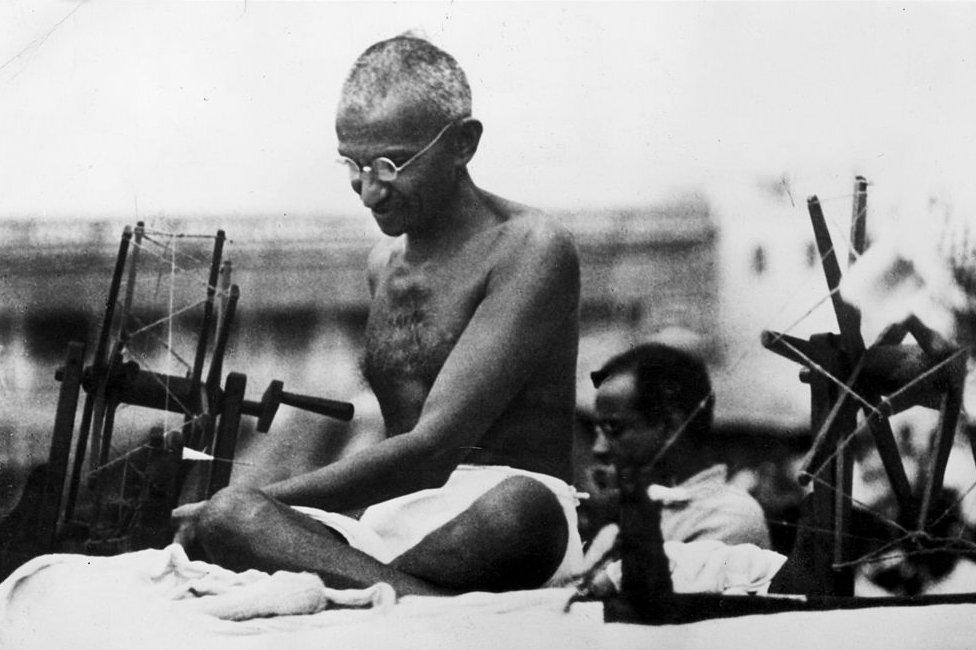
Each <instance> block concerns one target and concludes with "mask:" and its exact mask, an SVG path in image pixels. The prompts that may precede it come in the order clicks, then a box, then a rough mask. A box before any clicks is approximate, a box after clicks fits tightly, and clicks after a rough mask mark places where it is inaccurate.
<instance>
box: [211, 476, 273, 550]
mask: <svg viewBox="0 0 976 650" xmlns="http://www.w3.org/2000/svg"><path fill="white" fill-rule="evenodd" d="M270 505H271V504H270V502H269V499H268V497H267V496H265V495H264V494H263V493H261V492H259V491H258V490H255V489H253V488H243V487H227V488H224V489H223V490H220V491H219V492H217V493H216V494H214V495H213V496H212V497H210V500H209V501H208V502H207V505H206V507H205V508H204V509H203V512H202V513H201V514H200V520H199V524H198V530H199V534H200V535H201V536H202V540H201V541H203V542H204V543H205V544H206V543H207V542H211V541H214V540H217V541H219V540H223V539H226V538H227V536H228V535H239V534H246V533H247V531H248V529H249V528H251V527H252V526H255V525H257V524H259V523H260V521H261V519H262V516H261V515H262V512H264V511H265V509H266V508H268V507H270Z"/></svg>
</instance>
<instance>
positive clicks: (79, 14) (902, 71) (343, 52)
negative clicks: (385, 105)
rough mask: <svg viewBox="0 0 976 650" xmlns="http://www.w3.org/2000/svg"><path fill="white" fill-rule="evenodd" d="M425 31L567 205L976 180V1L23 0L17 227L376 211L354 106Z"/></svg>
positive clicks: (519, 189) (524, 188)
mask: <svg viewBox="0 0 976 650" xmlns="http://www.w3.org/2000/svg"><path fill="white" fill-rule="evenodd" d="M406 30H414V31H415V32H418V33H420V34H422V35H425V36H426V37H427V38H429V39H430V40H432V41H433V42H434V43H435V44H437V45H439V46H441V47H443V48H444V49H446V50H447V51H449V52H451V53H452V54H453V55H454V56H455V57H456V58H457V59H458V61H459V62H460V64H461V65H462V67H464V69H465V70H466V72H467V74H468V77H469V79H470V82H471V85H472V90H473V95H474V112H475V116H476V117H478V118H480V119H481V120H482V121H483V122H484V125H485V134H484V137H483V139H482V144H481V148H480V150H479V152H478V154H477V156H476V158H475V160H474V161H473V162H472V165H471V171H472V175H473V176H474V178H475V181H476V182H477V183H478V184H479V185H480V186H482V187H484V188H486V189H489V190H491V191H495V192H497V193H499V194H502V195H504V196H507V197H509V198H512V199H515V200H519V201H523V202H526V203H530V204H535V205H540V206H543V207H555V208H564V209H573V208H584V209H585V208H607V207H611V208H612V207H633V206H642V205H647V204H650V203H654V202H657V201H660V200H662V199H664V198H666V197H669V196H671V195H672V194H673V193H675V192H680V191H683V190H687V189H698V190H703V191H704V192H705V193H706V194H710V193H714V194H715V195H719V194H721V192H722V188H729V187H733V188H734V187H743V188H755V187H756V185H757V182H758V181H760V180H762V179H768V178H780V177H783V176H785V177H787V178H789V179H790V181H791V183H792V184H793V185H794V186H795V189H796V192H797V194H799V195H801V196H802V195H804V194H806V193H812V192H807V191H806V188H808V187H809V188H819V189H818V191H820V192H822V193H830V192H831V191H834V188H837V190H839V192H845V191H846V192H849V191H850V184H851V178H852V177H853V175H854V174H855V173H861V174H865V175H867V176H868V177H869V179H870V180H871V182H872V183H873V184H874V185H875V188H874V189H873V190H872V191H873V192H875V194H874V195H873V196H878V197H886V198H885V200H887V201H888V202H889V203H890V204H891V205H905V203H904V202H905V201H913V200H918V201H920V200H922V199H923V198H924V197H927V196H928V194H929V193H931V192H932V191H936V190H938V191H943V192H949V193H955V194H966V193H967V192H969V191H970V190H969V189H968V187H967V185H968V180H969V179H968V170H969V169H972V168H974V163H976V120H974V117H973V116H974V115H976V111H974V110H973V106H974V103H976V38H974V37H973V34H976V3H952V4H936V3H922V4H904V3H899V4H895V3H878V2H871V3H833V2H831V3H799V4H793V3H779V2H763V3H732V2H717V3H694V2H682V3H660V4H658V3H609V2H600V3H563V2H542V3H502V2H490V3H475V2H453V3H442V2H431V3H418V2H397V3H381V2H367V3H356V4H352V3H339V2H309V3H301V2H296V3H263V2H257V1H255V0H248V1H247V2H243V1H242V2H194V3H168V2H151V3H150V2H147V3H143V2H125V3H121V2H81V3H78V2H73V1H67V0H56V1H46V0H42V1H39V2H33V1H27V0H8V1H6V2H4V3H2V4H0V152H2V155H0V219H11V218H25V217H27V218H44V217H52V218H59V219H60V218H65V217H77V218H106V217H108V218H132V217H139V218H145V217H152V216H157V215H164V216H165V215H173V216H175V215H194V216H206V215H220V216H222V215H256V216H268V215H283V214H304V215H320V214H321V215H327V214H335V213H356V212H357V211H362V208H361V206H360V205H359V203H358V199H357V197H356V196H355V195H354V194H353V193H352V192H351V191H350V189H349V187H348V183H347V182H346V178H345V176H344V172H343V171H342V170H341V169H340V168H339V167H338V166H337V165H335V163H334V158H335V155H336V154H335V147H336V142H335V134H334V129H333V119H334V109H335V105H336V103H337V101H338V93H339V88H340V86H341V83H342V80H343V77H344V75H345V73H346V71H347V70H348V67H349V65H350V64H351V62H352V61H353V60H354V58H355V57H356V56H357V55H358V54H359V53H360V52H361V51H362V50H363V49H365V48H366V47H367V46H369V45H370V44H371V43H373V42H375V41H377V40H380V39H382V38H385V37H388V36H392V35H395V34H398V33H401V32H403V31H406ZM974 205H976V203H974Z"/></svg>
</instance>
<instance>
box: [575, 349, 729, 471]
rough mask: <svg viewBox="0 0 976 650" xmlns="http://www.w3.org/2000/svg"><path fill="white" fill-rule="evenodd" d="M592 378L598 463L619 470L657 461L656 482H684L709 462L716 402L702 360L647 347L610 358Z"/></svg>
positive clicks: (595, 450) (594, 448)
mask: <svg viewBox="0 0 976 650" xmlns="http://www.w3.org/2000/svg"><path fill="white" fill-rule="evenodd" d="M591 376H592V379H593V383H594V385H595V386H596V388H597V393H596V404H595V406H596V441H595V443H594V446H593V453H594V456H596V458H597V459H598V460H601V461H603V462H611V463H613V464H614V465H616V466H617V467H621V466H632V467H633V466H645V465H647V464H648V463H650V462H652V461H654V460H657V467H656V469H657V470H658V471H656V472H655V474H656V476H657V478H658V480H661V479H672V480H683V479H685V478H687V475H689V473H690V471H692V470H696V471H697V470H698V469H700V468H702V466H704V465H705V464H706V463H707V460H706V456H707V455H706V454H705V449H706V448H707V446H708V445H707V442H708V435H709V431H710V429H711V424H712V404H713V401H714V400H713V395H712V387H711V382H710V381H709V378H708V371H707V369H706V368H705V364H704V363H702V361H701V360H700V359H698V358H697V357H696V356H694V355H692V354H689V353H687V352H684V351H682V350H678V349H675V348H672V347H669V346H666V345H662V344H660V343H648V344H644V345H640V346H638V347H635V348H633V349H631V350H629V351H627V352H625V353H623V354H621V355H619V356H616V357H614V358H612V359H610V360H609V361H608V362H607V363H606V364H605V365H604V366H603V367H602V368H601V369H600V370H597V371H596V372H594V373H593V374H592V375H591Z"/></svg>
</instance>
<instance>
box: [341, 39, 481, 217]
mask: <svg viewBox="0 0 976 650" xmlns="http://www.w3.org/2000/svg"><path fill="white" fill-rule="evenodd" d="M336 134H337V136H338V140H339V153H340V155H341V156H342V157H343V158H345V159H346V164H347V166H349V168H350V173H351V184H352V188H353V191H355V192H356V193H357V194H359V195H360V197H361V198H362V201H363V203H364V204H365V205H366V207H368V208H370V209H371V210H372V211H373V216H374V217H375V218H376V220H377V223H378V224H379V226H380V229H381V230H383V232H384V233H386V234H388V235H399V234H403V233H411V234H418V233H419V232H423V231H424V230H425V229H428V228H430V227H431V221H432V220H433V221H436V219H438V218H439V217H440V216H442V214H441V213H442V212H443V211H444V210H445V208H446V206H447V205H448V204H449V203H450V202H451V201H452V199H453V198H454V197H455V195H456V193H457V188H458V184H459V182H460V181H461V179H462V178H464V177H466V165H467V163H468V161H469V160H470V159H471V158H472V157H473V156H474V153H475V151H476V150H477V146H478V141H479V139H480V137H481V124H480V123H479V122H477V121H476V120H473V119H471V89H470V87H469V86H468V81H467V78H466V77H465V75H464V72H463V71H462V70H461V68H460V66H458V64H457V62H456V61H455V60H454V58H453V57H451V55H449V54H447V53H446V52H444V51H443V50H440V49H439V48H437V47H435V46H434V45H432V44H430V43H429V42H427V41H425V40H423V39H420V38H416V37H412V36H397V37H395V38H391V39H389V40H385V41H381V42H379V43H376V44H375V45H372V46H371V47H370V48H369V49H367V50H366V51H365V52H363V54H362V55H360V57H359V58H358V59H357V60H356V62H355V64H354V65H353V67H352V70H351V71H350V73H349V76H348V77H347V79H346V82H345V84H344V85H343V88H342V98H341V99H340V101H339V107H338V111H337V115H336ZM383 159H386V160H383ZM390 163H392V165H391V164H390Z"/></svg>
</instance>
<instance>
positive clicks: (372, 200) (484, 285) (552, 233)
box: [174, 36, 582, 594]
mask: <svg viewBox="0 0 976 650" xmlns="http://www.w3.org/2000/svg"><path fill="white" fill-rule="evenodd" d="M336 133H337V136H338V142H339V154H340V162H341V163H342V165H343V166H344V167H345V169H346V171H347V172H348V174H349V177H350V182H351V186H352V189H353V191H354V192H356V194H357V195H359V197H360V198H361V200H362V202H363V205H364V206H365V207H366V208H368V209H369V210H370V211H371V212H372V215H373V218H374V219H375V221H376V223H377V225H378V226H379V228H380V230H381V231H382V232H383V233H384V234H385V235H387V238H386V239H385V240H383V241H381V242H380V243H379V244H378V245H377V246H376V247H375V248H374V250H373V251H372V252H371V253H370V255H369V259H368V262H367V274H368V279H369V290H370V295H371V305H370V313H369V319H368V322H367V326H366V349H365V355H364V357H363V362H362V369H363V373H364V376H365V378H366V380H367V381H368V383H369V385H370V387H371V388H372V390H373V392H374V393H375V394H376V397H377V399H378V401H379V404H380V408H381V410H382V414H383V421H384V425H385V430H386V438H385V439H384V440H382V441H381V442H379V443H378V444H375V445H373V446H371V447H369V448H367V449H365V450H363V451H361V452H359V453H357V454H354V455H352V456H349V457H347V458H344V459H341V460H339V461H337V462H334V463H332V464H330V465H327V466H325V467H321V468H318V469H316V470H314V471H311V472H308V473H305V474H301V475H298V476H295V477H292V478H289V479H287V480H283V481H280V482H278V483H274V484H272V485H269V486H267V487H264V488H262V489H260V490H258V489H251V488H235V487H230V488H228V489H226V490H224V491H222V492H219V493H218V494H216V495H215V496H214V497H213V498H212V499H211V500H210V501H209V502H205V503H200V504H192V505H190V506H184V507H182V508H179V509H177V510H176V511H175V512H174V518H175V519H176V520H177V522H178V523H179V525H180V530H179V532H178V535H177V538H178V539H179V540H182V541H189V540H191V539H196V540H197V541H199V542H200V543H201V544H202V546H203V547H204V549H205V550H206V551H207V553H208V555H209V557H210V558H211V559H212V560H213V561H216V562H218V563H220V564H223V565H225V566H228V567H230V568H234V569H245V568H258V569H263V570H266V571H272V570H277V569H284V570H301V571H313V572H316V573H318V574H319V575H320V576H322V578H323V580H324V581H325V583H326V584H327V585H329V586H332V587H360V586H365V585H369V584H372V583H375V582H379V581H384V582H388V583H390V584H391V585H393V587H394V588H395V589H396V590H397V592H398V593H400V594H438V593H441V594H443V593H457V592H462V591H469V590H492V591H501V590H511V589H527V588H534V587H540V586H543V585H554V584H558V583H560V582H562V581H564V580H566V579H567V578H568V577H570V576H571V575H572V574H574V573H575V572H576V571H577V570H578V568H579V566H580V563H581V560H582V552H581V544H580V540H579V536H578V533H577V531H576V513H575V507H576V505H577V501H576V495H575V492H574V491H573V490H572V488H570V487H569V485H568V484H567V481H568V480H569V479H570V476H571V446H572V433H571V431H572V418H573V405H574V401H575V395H574V391H575V366H576V354H577V340H578V303H579V263H578V258H577V252H576V248H575V245H574V243H573V241H572V238H571V236H570V235H569V234H568V233H567V231H566V230H564V229H563V228H562V227H560V226H559V225H558V224H556V223H554V222H553V221H552V220H551V219H550V218H548V217H547V216H546V215H544V214H542V213H541V212H539V211H538V210H535V209H532V208H529V207H526V206H524V205H520V204H518V203H514V202H512V201H509V200H506V199H503V198H501V197H499V196H496V195H494V194H491V193H489V192H486V191H484V190H482V189H480V188H479V187H477V186H476V185H475V184H474V181H473V180H472V178H471V175H470V174H469V171H468V163H469V162H470V161H471V159H472V158H473V157H474V155H475V152H476V151H477V148H478V143H479V141H480V138H481V134H482V125H481V123H480V122H479V121H477V120H476V119H474V118H473V117H472V116H471V92H470V88H469V86H468V82H467V80H466V78H465V75H464V72H463V71H462V70H461V68H460V67H459V66H458V64H457V62H456V61H455V60H454V59H453V58H452V57H451V56H450V55H448V54H447V53H445V52H443V51H442V50H440V49H438V48H436V47H435V46H433V45H431V44H430V43H429V42H427V41H425V40H423V39H419V38H414V37H410V36H399V37H396V38H393V39H389V40H386V41H383V42H380V43H377V44H375V45H373V46H372V47H370V48H369V49H367V50H366V51H365V52H364V53H363V54H362V55H361V56H360V57H359V58H358V59H357V60H356V62H355V64H354V65H353V68H352V70H351V72H350V74H349V76H348V78H347V80H346V82H345V84H344V86H343V90H342V98H341V100H340V103H339V107H338V111H337V117H336ZM363 507H365V508H366V510H365V512H364V513H363V515H362V516H361V517H360V518H359V519H358V520H355V519H352V518H349V517H344V516H342V515H340V514H337V513H341V512H343V511H350V510H354V509H358V508H363Z"/></svg>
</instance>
